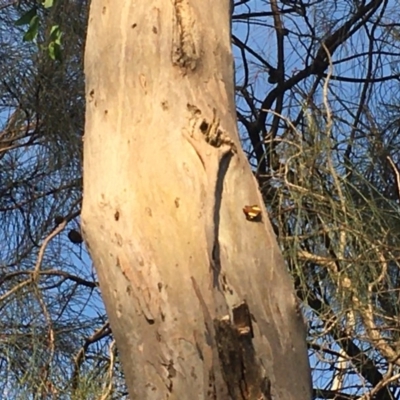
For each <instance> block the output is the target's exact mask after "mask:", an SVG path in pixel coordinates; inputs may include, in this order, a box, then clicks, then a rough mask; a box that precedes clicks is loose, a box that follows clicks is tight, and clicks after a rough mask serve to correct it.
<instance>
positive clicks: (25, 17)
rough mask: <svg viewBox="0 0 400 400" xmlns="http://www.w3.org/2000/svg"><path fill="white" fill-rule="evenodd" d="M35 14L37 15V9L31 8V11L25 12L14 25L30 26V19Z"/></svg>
mask: <svg viewBox="0 0 400 400" xmlns="http://www.w3.org/2000/svg"><path fill="white" fill-rule="evenodd" d="M36 14H37V8H36V7H33V8H32V9H31V10H29V11H28V12H26V13H25V14H24V15H23V16H22V17H21V18H19V19H17V20H16V21H15V25H16V26H21V25H28V24H30V23H31V21H32V19H33V18H34V17H36V16H37V15H36Z"/></svg>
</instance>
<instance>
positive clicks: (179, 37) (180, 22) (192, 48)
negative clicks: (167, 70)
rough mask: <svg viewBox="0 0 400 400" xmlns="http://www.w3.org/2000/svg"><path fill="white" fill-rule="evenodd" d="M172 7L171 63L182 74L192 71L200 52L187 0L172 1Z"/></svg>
mask: <svg viewBox="0 0 400 400" xmlns="http://www.w3.org/2000/svg"><path fill="white" fill-rule="evenodd" d="M173 7H174V10H173V12H174V20H173V24H172V26H173V32H172V54H171V59H172V63H173V65H176V66H178V67H180V68H181V69H182V70H184V72H187V70H191V71H194V70H195V69H196V67H197V63H198V60H199V54H200V52H199V49H198V47H199V40H198V35H197V32H196V22H195V21H196V19H195V17H194V15H193V14H194V13H193V9H192V8H191V6H190V4H189V2H188V0H173Z"/></svg>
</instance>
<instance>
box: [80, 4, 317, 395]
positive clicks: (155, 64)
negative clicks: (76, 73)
mask: <svg viewBox="0 0 400 400" xmlns="http://www.w3.org/2000/svg"><path fill="white" fill-rule="evenodd" d="M229 6H230V4H229V0H218V1H215V0H201V1H200V0H170V1H165V0H146V1H142V0H136V1H133V0H131V1H129V0H125V1H110V0H93V1H92V5H91V11H90V18H89V28H88V36H87V43H86V57H85V71H86V97H87V110H86V132H85V153H84V203H83V211H82V224H83V231H84V236H85V239H86V242H87V245H88V247H89V251H90V254H91V256H92V259H93V262H94V265H95V267H96V270H97V273H98V276H99V281H100V287H101V291H102V295H103V299H104V302H105V305H106V309H107V313H108V316H109V318H110V322H111V326H112V330H113V334H114V337H115V338H116V342H117V346H118V349H119V355H120V358H121V361H122V365H123V368H124V372H125V377H126V381H127V385H128V388H129V392H130V396H131V398H132V399H140V400H144V399H151V400H157V399H160V400H161V399H166V398H169V399H179V400H184V399H224V400H225V399H250V400H252V399H254V400H256V399H272V398H273V399H279V400H291V399H293V400H294V399H296V400H302V399H310V398H311V389H310V372H309V365H308V358H307V350H306V342H305V329H304V325H303V320H302V316H301V314H300V311H299V308H298V307H297V305H296V298H295V295H294V292H293V289H292V284H291V280H290V277H289V275H288V272H287V271H286V268H285V264H284V262H283V260H282V256H281V254H280V250H279V248H278V246H277V243H276V240H275V237H274V233H273V231H272V229H271V226H270V223H269V221H268V216H267V213H266V211H265V208H264V206H263V204H262V203H263V199H262V197H261V195H260V193H259V191H258V188H257V183H256V181H255V179H254V177H253V175H252V172H251V170H250V167H249V165H248V162H247V159H246V157H245V155H244V153H243V151H242V150H241V148H240V142H239V138H238V132H237V126H236V111H235V103H234V82H233V81H234V77H233V61H232V53H231V42H230V10H229ZM252 205H257V206H259V207H260V209H261V214H260V215H257V214H258V211H257V209H250V208H247V209H246V210H245V211H246V212H247V215H246V213H244V212H243V208H244V207H245V206H252Z"/></svg>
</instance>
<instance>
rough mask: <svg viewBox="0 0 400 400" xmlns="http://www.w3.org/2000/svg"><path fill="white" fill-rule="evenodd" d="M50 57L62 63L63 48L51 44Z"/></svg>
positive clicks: (54, 43)
mask: <svg viewBox="0 0 400 400" xmlns="http://www.w3.org/2000/svg"><path fill="white" fill-rule="evenodd" d="M48 50H49V56H50V58H51V59H52V60H54V61H61V46H60V44H59V43H56V42H51V43H50V44H49V49H48Z"/></svg>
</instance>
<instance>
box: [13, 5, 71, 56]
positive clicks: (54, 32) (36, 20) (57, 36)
mask: <svg viewBox="0 0 400 400" xmlns="http://www.w3.org/2000/svg"><path fill="white" fill-rule="evenodd" d="M54 4H55V1H54V0H44V1H43V3H42V6H43V7H44V8H45V9H49V8H51V7H53V6H54ZM42 18H43V17H41V16H40V14H39V13H38V7H37V6H34V7H32V8H31V9H30V10H28V11H27V12H25V13H24V14H23V15H22V16H21V17H20V18H19V19H18V20H17V21H15V26H24V25H28V29H27V31H26V32H25V33H24V35H23V40H24V41H25V42H34V41H36V39H37V37H38V34H39V29H40V28H41V19H42ZM62 35H63V34H62V31H61V29H60V26H59V25H53V26H51V28H50V33H49V35H48V38H47V40H46V41H47V42H48V43H47V45H43V46H42V48H43V49H46V50H47V52H48V55H49V57H50V58H51V59H52V60H53V61H61V56H62V51H61V50H62V49H61V46H62V42H61V38H62Z"/></svg>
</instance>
